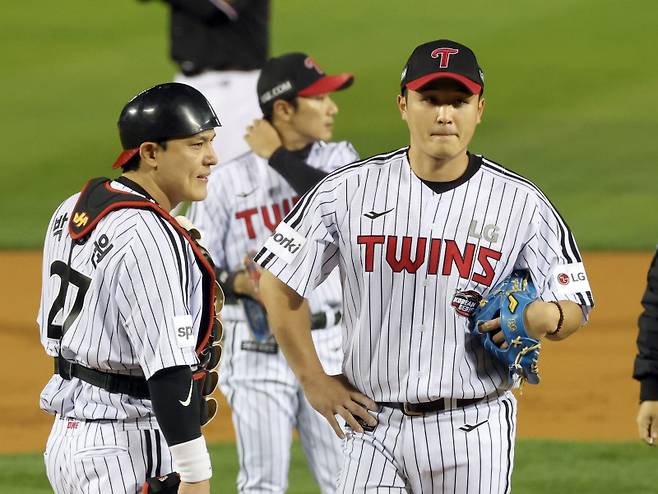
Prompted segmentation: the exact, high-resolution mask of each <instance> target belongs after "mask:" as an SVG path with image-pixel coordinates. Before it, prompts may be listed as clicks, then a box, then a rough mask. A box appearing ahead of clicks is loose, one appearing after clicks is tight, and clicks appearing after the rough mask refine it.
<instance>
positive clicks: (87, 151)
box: [0, 0, 658, 249]
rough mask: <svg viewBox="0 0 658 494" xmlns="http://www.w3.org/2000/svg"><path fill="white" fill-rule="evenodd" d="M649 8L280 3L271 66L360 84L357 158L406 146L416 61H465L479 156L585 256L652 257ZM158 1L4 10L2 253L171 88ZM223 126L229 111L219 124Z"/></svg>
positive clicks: (583, 3)
mask: <svg viewBox="0 0 658 494" xmlns="http://www.w3.org/2000/svg"><path fill="white" fill-rule="evenodd" d="M656 24H658V10H657V9H655V3H654V2H653V1H651V0H637V1H635V2H632V4H626V3H623V2H621V3H620V2H617V1H613V0H554V1H552V2H527V1H522V0H509V1H506V2H490V1H485V0H474V1H472V2H468V4H464V3H459V2H451V3H450V2H436V1H430V0H412V1H409V2H397V1H392V0H360V1H358V2H354V1H348V0H334V1H332V2H310V1H308V0H305V1H303V0H285V1H282V0H274V1H273V12H272V41H273V50H272V51H273V53H274V54H279V53H281V52H284V51H290V50H305V51H308V52H310V53H312V54H313V55H314V56H315V58H316V59H317V60H318V61H319V62H320V64H321V65H322V66H323V67H324V68H325V69H326V70H328V71H342V70H351V71H353V72H354V73H355V74H356V81H357V82H356V84H355V85H354V87H353V88H352V89H350V90H349V91H347V92H345V93H343V94H340V95H339V96H338V97H337V100H338V103H339V104H340V106H341V115H340V118H339V121H338V125H337V135H336V137H337V138H341V139H342V138H347V139H350V140H352V141H353V142H354V143H355V144H356V146H357V148H358V149H359V150H360V152H361V154H362V155H364V156H366V155H370V154H374V153H377V152H381V151H386V150H390V149H393V148H396V147H398V146H402V145H404V144H405V143H406V130H405V129H406V128H405V126H404V124H403V123H402V122H401V121H400V120H399V117H398V115H397V112H396V109H395V106H394V98H395V95H396V91H397V84H398V77H399V74H400V71H401V69H402V66H403V64H404V61H405V59H406V57H407V56H408V54H409V52H410V51H411V49H412V48H413V47H414V46H415V45H416V44H418V43H420V42H422V41H427V40H429V39H435V38H439V37H450V38H454V39H458V40H460V41H462V42H464V43H466V44H468V45H470V46H472V47H473V48H474V49H475V51H476V52H477V54H478V57H479V59H480V62H481V64H482V66H483V67H484V70H485V73H486V81H487V87H486V97H487V110H486V112H485V119H484V122H483V124H482V126H481V127H480V130H479V134H478V135H477V136H476V139H475V141H474V143H473V145H472V150H473V151H475V152H478V153H484V154H486V155H488V156H489V157H491V158H493V159H495V160H497V161H500V162H502V163H503V164H505V165H506V166H508V167H510V168H512V169H514V170H516V171H518V172H520V173H522V174H524V175H526V176H528V177H529V178H531V179H533V180H535V181H536V182H537V183H538V184H539V185H540V186H541V187H542V188H543V189H544V190H545V192H546V193H547V194H548V195H549V196H550V197H551V198H552V200H553V202H554V203H556V204H557V205H558V208H559V209H560V210H561V212H562V213H563V215H564V216H565V217H566V218H567V221H568V222H569V224H570V225H571V227H572V229H573V230H574V232H575V234H576V237H577V238H578V240H579V242H580V245H581V248H587V249H651V248H653V247H654V246H655V243H656V232H657V231H658V215H656V214H652V213H654V211H655V210H656V205H657V203H658V200H657V192H658V166H657V165H656V163H655V161H656V156H658V139H656V135H658V119H656V117H655V111H656V108H657V107H658V91H656V88H657V87H658V66H657V65H656V64H655V63H654V62H653V60H654V59H655V55H654V50H653V48H651V47H652V46H654V44H655V34H653V33H655V26H656ZM167 26H168V24H167V17H166V10H165V6H164V5H162V4H161V3H160V2H147V3H142V2H137V1H135V0H115V1H113V2H99V1H89V0H69V1H67V2H38V1H36V0H24V1H22V2H10V4H8V5H7V6H6V7H5V8H4V9H3V15H2V16H1V17H0V41H1V42H2V46H3V48H4V50H3V52H4V57H3V59H4V60H3V61H4V70H3V76H2V78H0V104H1V107H2V109H3V118H2V119H1V120H0V135H1V136H2V143H3V146H2V148H3V163H2V166H1V167H0V184H1V187H2V193H1V194H0V208H1V210H2V211H3V213H4V215H3V219H2V222H1V223H0V248H34V247H39V246H40V245H41V243H42V236H43V232H42V230H43V228H44V225H45V224H46V223H47V221H48V218H49V216H50V214H51V212H52V210H53V208H54V207H55V206H56V205H57V204H58V203H59V202H60V201H61V200H62V199H63V198H64V197H65V196H68V195H69V194H71V193H73V192H75V191H77V190H79V188H80V187H81V186H82V185H83V183H84V182H85V181H86V180H87V179H88V178H90V177H91V176H98V175H104V174H111V173H112V170H110V169H109V164H110V163H111V162H112V161H113V159H114V157H115V155H116V154H117V151H118V150H119V141H118V137H117V133H116V129H115V122H116V118H117V116H118V113H119V110H120V108H121V106H122V105H123V104H124V103H125V101H127V99H128V98H129V97H130V96H132V95H133V94H134V93H136V92H137V91H138V90H140V89H142V88H144V87H146V86H149V85H152V84H155V83H158V82H163V81H168V80H170V79H171V77H172V75H173V73H174V66H173V65H172V64H171V63H170V62H169V59H168V37H167V33H166V31H167V29H168V27H167ZM217 111H218V113H219V115H220V117H221V113H222V108H218V109H217Z"/></svg>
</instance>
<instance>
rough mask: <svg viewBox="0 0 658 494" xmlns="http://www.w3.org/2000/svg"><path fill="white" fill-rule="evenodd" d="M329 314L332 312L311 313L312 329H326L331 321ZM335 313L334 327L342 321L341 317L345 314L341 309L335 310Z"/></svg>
mask: <svg viewBox="0 0 658 494" xmlns="http://www.w3.org/2000/svg"><path fill="white" fill-rule="evenodd" d="M327 314H331V312H316V313H315V314H311V329H313V330H315V329H325V328H326V327H327V323H328V322H329V320H328V318H327ZM333 315H334V324H333V325H332V327H333V326H335V325H337V324H338V323H339V322H340V319H341V317H343V314H342V313H341V312H340V311H339V310H337V311H336V312H334V313H333Z"/></svg>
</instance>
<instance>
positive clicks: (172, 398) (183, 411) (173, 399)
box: [148, 366, 201, 446]
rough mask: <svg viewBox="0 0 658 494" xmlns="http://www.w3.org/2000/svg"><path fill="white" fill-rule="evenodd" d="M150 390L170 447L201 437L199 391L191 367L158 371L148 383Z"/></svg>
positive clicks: (152, 401)
mask: <svg viewBox="0 0 658 494" xmlns="http://www.w3.org/2000/svg"><path fill="white" fill-rule="evenodd" d="M148 387H149V391H150V393H151V403H152V404H153V411H154V412H155V416H156V418H157V419H158V423H159V424H160V430H162V434H164V437H165V439H166V440H167V444H168V445H169V446H174V445H176V444H180V443H184V442H187V441H191V440H193V439H196V438H198V437H200V436H201V423H200V403H199V399H200V398H199V392H198V390H197V388H198V387H197V386H196V385H194V383H193V382H192V369H190V367H189V366H178V367H170V368H168V369H162V370H160V371H158V372H156V373H155V374H154V375H153V376H151V379H149V380H148Z"/></svg>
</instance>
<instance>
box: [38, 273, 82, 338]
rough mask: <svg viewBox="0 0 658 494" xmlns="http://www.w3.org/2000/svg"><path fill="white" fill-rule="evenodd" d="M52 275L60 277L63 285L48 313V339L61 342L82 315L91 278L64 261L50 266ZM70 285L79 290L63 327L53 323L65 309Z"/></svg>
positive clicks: (60, 286)
mask: <svg viewBox="0 0 658 494" xmlns="http://www.w3.org/2000/svg"><path fill="white" fill-rule="evenodd" d="M50 275H51V276H52V275H57V276H59V278H60V280H61V283H60V285H59V293H58V294H57V297H56V298H55V301H54V302H53V305H52V307H51V308H50V312H48V338H53V339H56V340H59V339H60V338H61V337H62V335H63V334H64V333H65V332H66V330H67V329H68V328H70V327H71V324H73V322H74V321H75V320H76V319H77V318H78V316H79V315H80V311H81V310H82V303H83V302H84V299H85V295H86V294H87V290H88V289H89V284H90V283H91V278H89V277H87V276H85V275H84V274H82V273H80V272H79V271H76V270H75V269H73V268H71V267H70V266H68V265H67V264H66V263H65V262H62V261H55V262H53V263H52V264H51V265H50ZM67 278H68V282H67ZM69 284H70V285H74V286H75V287H76V288H77V289H78V290H77V293H76V295H75V300H74V302H73V307H71V311H70V312H69V314H68V316H66V318H65V319H64V323H63V324H62V325H59V324H55V323H54V322H53V321H54V320H55V317H56V316H57V314H59V312H60V311H61V310H62V309H64V302H65V301H66V292H68V289H69Z"/></svg>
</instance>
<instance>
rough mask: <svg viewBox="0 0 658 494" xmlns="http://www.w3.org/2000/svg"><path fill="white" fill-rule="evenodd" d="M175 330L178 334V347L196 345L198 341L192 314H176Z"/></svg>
mask: <svg viewBox="0 0 658 494" xmlns="http://www.w3.org/2000/svg"><path fill="white" fill-rule="evenodd" d="M174 331H175V334H176V343H177V345H178V348H190V347H192V348H193V347H194V345H195V343H196V337H195V336H194V328H193V327H192V316H191V315H190V314H184V315H182V316H174Z"/></svg>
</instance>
